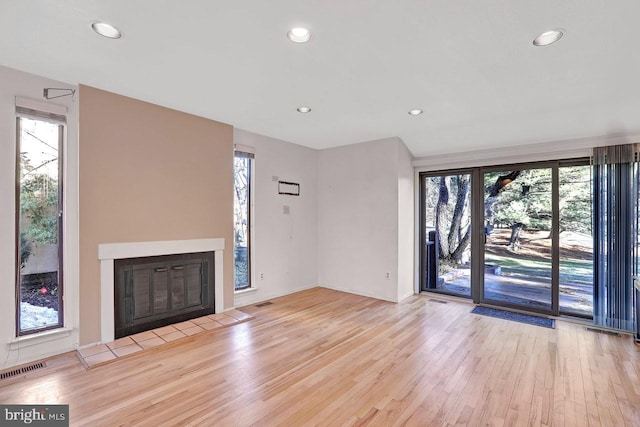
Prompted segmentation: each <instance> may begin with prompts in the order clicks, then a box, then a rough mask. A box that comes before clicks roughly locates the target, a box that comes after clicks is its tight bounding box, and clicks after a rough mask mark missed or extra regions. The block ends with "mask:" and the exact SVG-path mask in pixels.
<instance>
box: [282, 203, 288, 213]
mask: <svg viewBox="0 0 640 427" xmlns="http://www.w3.org/2000/svg"><path fill="white" fill-rule="evenodd" d="M282 213H283V214H285V215H289V206H287V205H284V206H283V207H282Z"/></svg>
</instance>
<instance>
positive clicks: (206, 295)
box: [114, 252, 215, 338]
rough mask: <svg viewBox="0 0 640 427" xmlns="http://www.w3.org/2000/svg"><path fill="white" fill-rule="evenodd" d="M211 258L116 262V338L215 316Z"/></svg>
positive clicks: (203, 254) (193, 256) (201, 255)
mask: <svg viewBox="0 0 640 427" xmlns="http://www.w3.org/2000/svg"><path fill="white" fill-rule="evenodd" d="M213 261H214V252H198V253H191V254H179V255H162V256H153V257H144V258H128V259H120V260H115V262H114V274H115V276H114V277H115V290H114V291H115V292H114V296H115V307H114V308H115V337H116V338H122V337H125V336H127V335H132V334H136V333H138V332H144V331H147V330H150V329H154V328H159V327H161V326H166V325H169V324H171V323H176V322H183V321H185V320H189V319H193V318H196V317H201V316H205V315H207V314H212V313H214V312H215V304H214V295H215V292H214V280H215V279H214V272H213V268H214V263H213Z"/></svg>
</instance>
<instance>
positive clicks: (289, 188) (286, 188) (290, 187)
mask: <svg viewBox="0 0 640 427" xmlns="http://www.w3.org/2000/svg"><path fill="white" fill-rule="evenodd" d="M278 194H287V195H289V196H299V195H300V184H296V183H295V182H286V181H278Z"/></svg>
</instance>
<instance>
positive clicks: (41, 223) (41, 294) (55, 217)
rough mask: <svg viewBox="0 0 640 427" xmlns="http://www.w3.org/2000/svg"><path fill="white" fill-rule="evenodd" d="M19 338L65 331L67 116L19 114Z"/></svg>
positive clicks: (23, 109)
mask: <svg viewBox="0 0 640 427" xmlns="http://www.w3.org/2000/svg"><path fill="white" fill-rule="evenodd" d="M16 112H17V119H16V120H17V121H16V127H17V132H16V145H17V150H16V152H17V156H16V180H17V183H16V206H17V209H16V248H17V250H16V265H17V268H16V270H17V272H16V279H17V280H16V282H17V283H16V296H17V298H16V320H17V321H16V334H17V335H26V334H31V333H34V332H39V331H42V330H46V329H53V328H59V327H62V326H63V304H62V303H63V299H62V294H63V284H62V268H61V266H62V179H61V178H62V173H61V171H62V142H63V137H64V122H65V117H64V116H58V115H55V114H48V113H43V112H39V111H33V110H29V109H25V108H21V107H17V108H16Z"/></svg>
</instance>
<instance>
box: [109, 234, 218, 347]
mask: <svg viewBox="0 0 640 427" xmlns="http://www.w3.org/2000/svg"><path fill="white" fill-rule="evenodd" d="M223 250H224V239H222V238H220V239H192V240H166V241H159V242H130V243H103V244H99V245H98V259H99V260H100V322H101V341H102V342H103V343H107V342H111V341H113V340H114V336H115V325H114V287H115V285H114V272H113V266H114V260H117V259H125V258H138V257H148V256H157V255H175V254H188V253H195V252H211V251H213V252H215V257H214V276H215V284H214V289H215V291H214V295H215V310H216V313H222V312H223V311H224V294H223V289H224V286H223V274H222V265H223V262H222V259H223V258H222V257H223Z"/></svg>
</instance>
